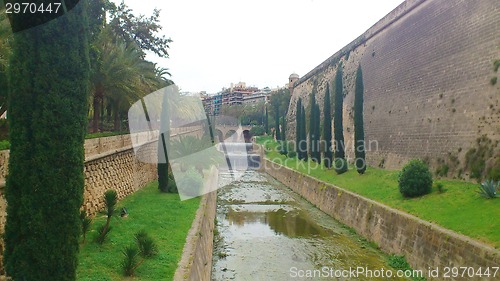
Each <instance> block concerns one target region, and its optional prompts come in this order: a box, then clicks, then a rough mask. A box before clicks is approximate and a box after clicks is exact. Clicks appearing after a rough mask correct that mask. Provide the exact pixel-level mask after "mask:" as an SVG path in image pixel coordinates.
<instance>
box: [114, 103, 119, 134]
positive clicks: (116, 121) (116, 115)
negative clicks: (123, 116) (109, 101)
mask: <svg viewBox="0 0 500 281" xmlns="http://www.w3.org/2000/svg"><path fill="white" fill-rule="evenodd" d="M114 108H115V109H114V110H113V111H114V112H113V116H114V122H113V129H114V131H115V132H118V131H120V110H119V109H118V105H115V106H114Z"/></svg>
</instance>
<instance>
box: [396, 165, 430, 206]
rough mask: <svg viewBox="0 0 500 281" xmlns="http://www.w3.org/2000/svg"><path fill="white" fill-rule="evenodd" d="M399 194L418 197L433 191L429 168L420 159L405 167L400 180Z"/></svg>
mask: <svg viewBox="0 0 500 281" xmlns="http://www.w3.org/2000/svg"><path fill="white" fill-rule="evenodd" d="M398 184H399V192H401V194H402V195H403V196H404V197H418V196H421V195H424V194H428V193H430V192H431V190H432V175H431V172H430V171H429V167H428V166H427V165H426V164H425V163H424V162H423V161H422V160H420V159H414V160H411V161H410V162H408V164H406V165H405V166H404V167H403V170H402V171H401V173H400V174H399V178H398Z"/></svg>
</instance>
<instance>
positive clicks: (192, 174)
mask: <svg viewBox="0 0 500 281" xmlns="http://www.w3.org/2000/svg"><path fill="white" fill-rule="evenodd" d="M178 186H181V187H183V190H179V192H180V193H182V194H183V195H185V196H190V197H194V196H198V195H200V191H201V188H202V187H203V177H202V176H201V175H200V173H198V171H196V170H195V169H194V167H191V168H189V169H188V170H187V171H186V172H185V173H184V175H183V176H182V177H181V178H180V179H179V181H178ZM186 187H188V189H186Z"/></svg>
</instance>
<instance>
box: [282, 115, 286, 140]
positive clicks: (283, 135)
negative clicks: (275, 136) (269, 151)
mask: <svg viewBox="0 0 500 281" xmlns="http://www.w3.org/2000/svg"><path fill="white" fill-rule="evenodd" d="M282 119H283V122H282V123H283V125H282V127H281V140H283V141H286V115H285V116H283V118H282Z"/></svg>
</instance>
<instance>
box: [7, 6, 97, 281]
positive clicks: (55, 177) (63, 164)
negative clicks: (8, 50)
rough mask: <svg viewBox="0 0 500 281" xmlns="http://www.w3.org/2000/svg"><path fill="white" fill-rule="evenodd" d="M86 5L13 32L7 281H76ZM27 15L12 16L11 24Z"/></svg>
mask: <svg viewBox="0 0 500 281" xmlns="http://www.w3.org/2000/svg"><path fill="white" fill-rule="evenodd" d="M49 2H50V1H42V3H45V4H47V3H49ZM67 2H68V1H67ZM86 3H87V1H81V2H80V3H79V4H78V5H77V6H76V7H75V8H73V9H72V10H71V11H68V12H67V13H65V14H64V15H62V16H60V17H58V18H57V19H54V20H51V21H49V22H47V23H44V24H42V25H38V26H36V27H32V28H30V29H26V30H24V31H21V32H16V33H14V38H15V40H14V41H13V44H14V45H13V50H14V53H13V56H12V58H11V65H10V79H11V80H10V81H12V85H15V87H13V88H12V89H11V90H10V93H11V95H10V96H9V122H10V141H11V149H10V159H9V176H8V178H7V185H6V190H5V198H6V199H7V222H6V226H5V236H4V238H5V251H4V262H5V269H6V272H7V275H8V276H10V277H12V279H13V280H60V281H73V280H75V279H76V267H77V265H78V261H77V254H78V249H79V236H80V233H81V221H80V207H81V205H82V202H83V187H84V175H83V168H84V164H83V163H84V158H85V156H84V148H83V144H84V138H85V131H86V130H85V129H86V124H87V118H86V116H87V115H86V113H87V106H88V103H87V95H88V92H89V88H88V85H89V82H88V81H89V72H90V69H89V56H88V38H87V26H88V23H87V16H86V11H85V10H84V8H85V5H86ZM44 6H45V5H44ZM61 9H62V7H61ZM37 16H38V15H37ZM33 17H35V15H32V14H22V13H12V14H10V20H11V24H12V27H13V29H15V30H16V29H18V28H20V27H19V26H23V25H25V24H27V23H30V22H31V23H33V22H34V21H33Z"/></svg>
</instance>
